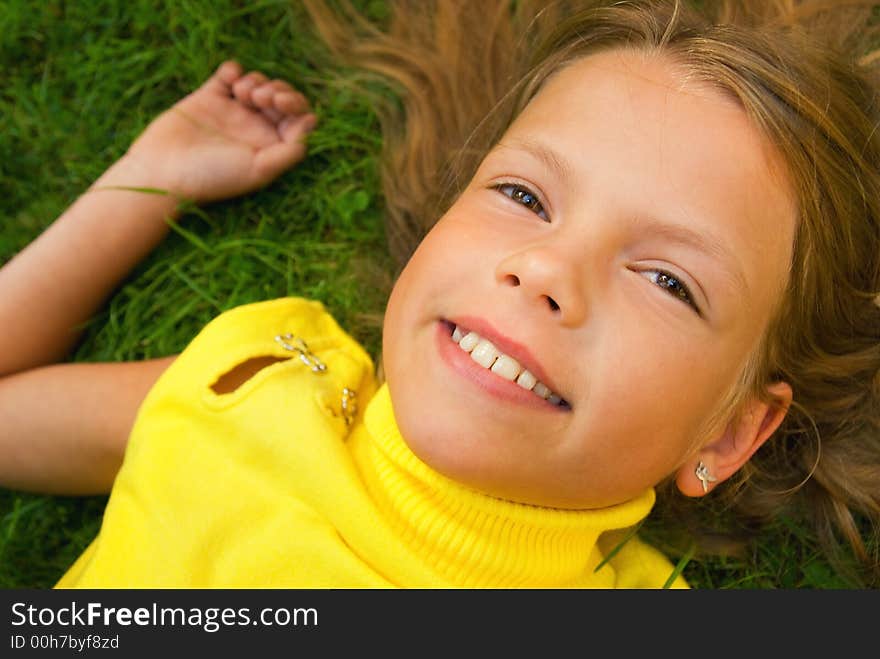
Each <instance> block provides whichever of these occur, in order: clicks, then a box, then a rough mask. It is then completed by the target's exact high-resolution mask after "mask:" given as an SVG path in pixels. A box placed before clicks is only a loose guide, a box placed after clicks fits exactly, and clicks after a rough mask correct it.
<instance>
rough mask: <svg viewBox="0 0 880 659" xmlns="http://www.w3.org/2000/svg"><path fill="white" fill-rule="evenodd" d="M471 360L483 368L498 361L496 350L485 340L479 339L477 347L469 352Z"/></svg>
mask: <svg viewBox="0 0 880 659" xmlns="http://www.w3.org/2000/svg"><path fill="white" fill-rule="evenodd" d="M471 359H473V360H474V361H475V362H477V363H478V364H479V365H480V366H482V367H483V368H489V367H490V366H491V365H492V364H494V363H495V360H496V359H498V349H497V348H496V347H495V346H494V345H492V343H491V342H490V341H487V340H486V339H480V342H479V343H477V347H476V348H474V349H473V350H472V351H471Z"/></svg>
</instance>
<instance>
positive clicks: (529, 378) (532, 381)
mask: <svg viewBox="0 0 880 659" xmlns="http://www.w3.org/2000/svg"><path fill="white" fill-rule="evenodd" d="M516 383H517V384H518V385H519V386H521V387H522V388H523V389H530V390H531V389H533V388H534V387H535V385H536V384H537V383H538V378H536V377H535V376H534V375H532V373H531V371H523V372H522V373H520V374H519V377H518V378H517V379H516Z"/></svg>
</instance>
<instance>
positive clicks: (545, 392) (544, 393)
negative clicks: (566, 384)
mask: <svg viewBox="0 0 880 659" xmlns="http://www.w3.org/2000/svg"><path fill="white" fill-rule="evenodd" d="M532 391H534V392H535V393H536V394H538V395H539V396H540V397H541V398H547V397H548V396H550V393H551V391H550V390H549V389H548V388H547V387H545V386H544V385H543V384H542V383H540V382H539V383H537V384H536V385H535V387H534V388H533V389H532Z"/></svg>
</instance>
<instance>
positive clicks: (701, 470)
mask: <svg viewBox="0 0 880 659" xmlns="http://www.w3.org/2000/svg"><path fill="white" fill-rule="evenodd" d="M694 473H695V474H696V475H697V478H699V479H700V482H701V483H702V484H703V492H708V491H709V483H714V482H715V481H717V480H718V479H717V478H715V477H714V476H713V475H712V474H710V473H709V467H707V466H706V465H704V464H703V461H702V460H700V464H698V465H697V468H696V469H695V470H694Z"/></svg>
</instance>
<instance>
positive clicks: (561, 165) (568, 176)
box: [498, 138, 574, 183]
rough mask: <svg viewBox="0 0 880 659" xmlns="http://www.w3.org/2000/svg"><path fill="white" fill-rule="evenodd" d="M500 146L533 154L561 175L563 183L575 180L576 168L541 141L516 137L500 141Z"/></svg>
mask: <svg viewBox="0 0 880 659" xmlns="http://www.w3.org/2000/svg"><path fill="white" fill-rule="evenodd" d="M498 146H501V147H507V148H511V149H520V150H522V151H525V152H527V153H529V154H531V155H532V156H533V157H534V158H536V159H537V160H540V161H541V162H542V163H543V164H544V166H545V167H547V168H548V169H550V170H552V171H553V172H554V173H555V174H556V175H557V176H559V178H561V179H562V181H563V183H568V182H569V181H572V180H574V179H573V176H572V172H573V169H574V168H573V167H572V166H571V164H569V162H568V161H567V160H566V159H565V158H563V157H562V156H561V155H560V154H558V153H556V152H555V151H554V150H553V149H551V148H549V147H547V146H545V145H543V144H541V143H540V142H535V141H533V140H529V139H523V138H516V139H511V140H507V141H504V142H499V143H498Z"/></svg>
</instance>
